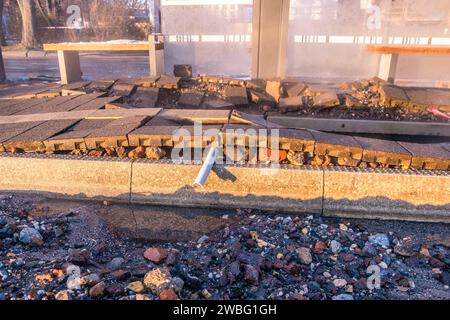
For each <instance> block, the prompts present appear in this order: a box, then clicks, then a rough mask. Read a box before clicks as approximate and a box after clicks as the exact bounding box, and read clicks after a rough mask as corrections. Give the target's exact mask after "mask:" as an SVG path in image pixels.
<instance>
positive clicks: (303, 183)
mask: <svg viewBox="0 0 450 320" xmlns="http://www.w3.org/2000/svg"><path fill="white" fill-rule="evenodd" d="M200 167H201V166H200V165H181V166H180V165H178V166H177V165H175V164H172V163H170V162H168V163H149V162H145V161H143V162H140V161H137V162H135V163H134V164H133V179H132V185H131V190H132V193H131V201H132V203H136V204H160V205H162V204H167V203H170V204H171V205H175V206H183V207H191V206H192V207H198V206H207V207H217V206H220V207H226V208H243V207H247V208H248V207H255V208H260V209H261V210H279V208H280V207H282V208H283V210H284V211H286V212H309V213H317V214H320V213H321V210H322V195H323V189H322V188H323V172H322V171H321V170H306V169H303V170H298V169H292V168H291V169H288V168H285V167H283V166H281V167H279V168H275V167H274V168H270V167H265V166H261V167H254V166H249V167H247V166H242V167H241V166H221V165H217V166H216V168H215V170H214V171H213V172H211V174H210V176H209V177H208V180H207V182H206V186H205V188H204V189H197V188H193V187H192V184H193V181H194V179H195V178H196V176H197V175H198V172H199V171H200ZM175 170H176V171H177V174H176V175H173V172H174V171H175Z"/></svg>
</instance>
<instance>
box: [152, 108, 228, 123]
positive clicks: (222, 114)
mask: <svg viewBox="0 0 450 320" xmlns="http://www.w3.org/2000/svg"><path fill="white" fill-rule="evenodd" d="M230 113H231V111H229V110H198V109H196V110H194V109H164V110H162V111H161V112H160V113H159V114H158V115H159V116H161V117H164V118H166V119H169V120H174V121H177V122H180V123H185V124H187V123H194V122H201V123H203V124H223V123H228V120H229V118H230Z"/></svg>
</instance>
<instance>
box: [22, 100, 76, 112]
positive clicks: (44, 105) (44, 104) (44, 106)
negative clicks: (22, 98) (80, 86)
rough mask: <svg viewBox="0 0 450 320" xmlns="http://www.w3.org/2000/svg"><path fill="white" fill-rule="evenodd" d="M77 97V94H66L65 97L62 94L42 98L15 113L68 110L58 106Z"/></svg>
mask: <svg viewBox="0 0 450 320" xmlns="http://www.w3.org/2000/svg"><path fill="white" fill-rule="evenodd" d="M75 98H77V96H65V97H63V96H60V97H56V98H53V99H49V100H42V101H41V102H40V103H39V104H36V105H34V106H32V107H30V108H26V109H24V110H22V111H20V112H17V113H15V114H14V115H26V114H36V113H51V112H58V111H68V110H59V108H58V107H59V106H60V105H62V104H64V103H66V102H68V101H70V100H73V99H75Z"/></svg>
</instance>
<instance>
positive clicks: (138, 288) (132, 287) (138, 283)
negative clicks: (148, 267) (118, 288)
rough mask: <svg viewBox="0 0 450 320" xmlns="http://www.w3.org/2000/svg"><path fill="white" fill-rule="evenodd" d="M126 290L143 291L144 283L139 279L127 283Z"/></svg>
mask: <svg viewBox="0 0 450 320" xmlns="http://www.w3.org/2000/svg"><path fill="white" fill-rule="evenodd" d="M127 288H128V290H130V291H133V292H134V293H143V292H145V287H144V284H143V283H142V282H141V281H135V282H131V283H130V284H128V287H127Z"/></svg>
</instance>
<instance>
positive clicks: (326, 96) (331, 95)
mask: <svg viewBox="0 0 450 320" xmlns="http://www.w3.org/2000/svg"><path fill="white" fill-rule="evenodd" d="M313 104H314V107H321V108H332V107H336V106H338V105H339V104H340V101H339V97H338V96H337V94H336V92H334V91H328V92H325V93H322V94H320V95H318V96H315V97H314V98H313Z"/></svg>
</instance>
